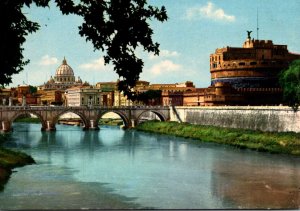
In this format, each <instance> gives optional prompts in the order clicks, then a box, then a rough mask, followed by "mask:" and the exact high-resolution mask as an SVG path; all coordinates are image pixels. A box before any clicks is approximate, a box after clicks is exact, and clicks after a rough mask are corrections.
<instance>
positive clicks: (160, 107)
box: [0, 106, 169, 111]
mask: <svg viewBox="0 0 300 211" xmlns="http://www.w3.org/2000/svg"><path fill="white" fill-rule="evenodd" d="M86 109H91V110H94V109H99V110H103V109H104V110H122V109H123V110H124V109H125V110H126V109H146V110H151V109H154V110H155V109H169V106H0V110H13V111H16V110H17V111H18V110H35V111H36V110H86Z"/></svg>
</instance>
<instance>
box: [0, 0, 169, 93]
mask: <svg viewBox="0 0 300 211" xmlns="http://www.w3.org/2000/svg"><path fill="white" fill-rule="evenodd" d="M49 1H50V0H2V1H1V3H0V16H1V27H2V29H3V28H4V32H5V33H4V34H2V35H1V36H3V38H2V37H1V38H2V39H1V40H2V41H3V42H2V43H1V47H0V50H1V58H0V60H1V61H2V63H5V66H4V67H3V69H2V74H1V77H0V84H2V85H3V84H9V83H11V75H13V74H16V73H19V72H20V71H21V70H23V67H24V65H26V64H27V63H28V60H27V61H23V55H22V51H23V50H24V49H23V48H22V44H23V43H24V42H25V40H26V38H25V37H26V36H27V35H28V33H32V32H35V31H36V30H37V29H38V28H39V25H38V23H34V22H31V21H29V20H27V18H26V16H24V14H23V13H22V11H21V9H22V7H23V6H24V5H26V6H28V7H29V6H30V5H31V4H32V3H35V4H36V5H37V6H42V7H46V6H48V4H49ZM55 2H56V4H57V6H58V7H59V8H60V10H61V11H62V13H63V14H66V15H69V14H74V15H79V16H81V17H83V19H84V22H83V23H82V25H81V26H79V34H80V35H81V36H83V37H85V38H86V40H87V41H90V42H92V43H93V46H94V50H101V51H104V52H105V53H106V54H105V56H104V60H105V63H106V64H108V63H112V64H113V66H114V71H116V73H117V74H118V75H119V77H120V81H119V84H118V88H119V90H120V91H123V92H124V94H125V95H127V96H128V97H129V98H131V99H136V96H135V93H133V92H132V91H131V90H132V88H133V87H134V86H135V82H136V81H137V80H138V79H139V74H140V73H141V72H142V69H143V66H144V63H143V61H142V60H141V59H140V58H138V57H137V56H136V55H135V50H136V48H138V47H142V48H143V49H144V50H145V51H147V52H153V53H154V54H155V55H158V54H159V44H158V43H154V42H153V41H152V35H153V30H152V29H151V28H150V25H149V23H148V21H150V20H152V19H156V20H158V21H161V22H163V21H166V20H167V13H166V10H165V7H161V8H157V7H154V6H151V5H148V4H147V1H146V0H55ZM11 45H13V46H11ZM7 51H9V52H7Z"/></svg>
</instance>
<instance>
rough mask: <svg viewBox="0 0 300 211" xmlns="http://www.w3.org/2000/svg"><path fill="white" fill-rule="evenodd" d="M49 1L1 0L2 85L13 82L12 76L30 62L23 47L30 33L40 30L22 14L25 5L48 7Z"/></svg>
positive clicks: (0, 83)
mask: <svg viewBox="0 0 300 211" xmlns="http://www.w3.org/2000/svg"><path fill="white" fill-rule="evenodd" d="M48 1H49V0H34V1H33V0H14V1H12V0H1V1H0V28H1V33H0V40H1V43H0V64H1V75H0V85H1V86H4V85H8V84H9V83H11V82H12V80H11V79H12V78H11V76H12V75H13V74H17V73H19V72H20V71H22V70H23V67H24V66H25V65H26V64H28V62H29V60H24V57H23V50H24V49H23V48H22V45H23V43H24V42H25V41H26V36H27V35H28V34H29V33H32V32H35V31H36V30H38V28H39V25H38V24H37V23H35V22H31V21H29V20H28V19H27V18H26V16H25V15H24V14H23V13H22V10H21V9H22V7H23V6H24V5H26V6H30V4H32V3H33V2H34V3H36V5H37V6H43V7H45V6H47V5H48Z"/></svg>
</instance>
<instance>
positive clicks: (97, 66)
mask: <svg viewBox="0 0 300 211" xmlns="http://www.w3.org/2000/svg"><path fill="white" fill-rule="evenodd" d="M79 68H81V69H85V70H100V71H101V70H106V68H107V66H105V64H104V58H103V57H101V58H99V59H95V60H93V61H91V62H89V63H85V64H81V65H79Z"/></svg>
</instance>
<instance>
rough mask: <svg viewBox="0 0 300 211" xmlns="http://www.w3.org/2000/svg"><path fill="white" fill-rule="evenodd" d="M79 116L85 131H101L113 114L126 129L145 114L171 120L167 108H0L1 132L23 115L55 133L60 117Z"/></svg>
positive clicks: (9, 129) (10, 127)
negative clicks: (101, 124) (103, 121)
mask: <svg viewBox="0 0 300 211" xmlns="http://www.w3.org/2000/svg"><path fill="white" fill-rule="evenodd" d="M69 112H71V113H74V114H77V115H78V116H79V117H80V118H81V120H82V122H83V125H84V126H83V129H84V130H89V129H90V130H99V126H98V122H99V120H100V119H101V117H102V116H103V115H104V114H106V113H108V112H113V113H116V114H118V115H119V116H120V117H121V118H122V120H123V122H124V125H125V128H130V127H135V125H136V124H138V122H139V120H140V118H141V116H142V115H143V114H144V113H145V112H153V113H155V114H156V115H157V116H158V117H159V118H160V120H161V121H167V120H169V119H170V109H169V107H167V106H164V107H162V106H158V107H156V106H155V107H152V106H150V107H149V106H146V107H144V106H124V107H102V106H101V107H63V106H0V123H1V124H0V131H3V132H8V131H11V129H12V123H13V122H14V121H15V120H16V119H17V118H18V117H19V116H21V115H24V114H33V115H36V116H37V117H38V118H39V120H40V122H41V124H42V128H41V130H46V131H53V130H55V125H56V124H57V123H58V120H59V117H60V116H61V115H63V114H65V113H69Z"/></svg>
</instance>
